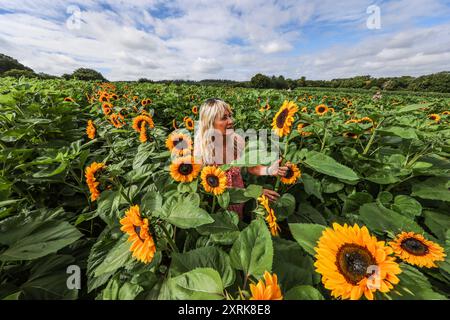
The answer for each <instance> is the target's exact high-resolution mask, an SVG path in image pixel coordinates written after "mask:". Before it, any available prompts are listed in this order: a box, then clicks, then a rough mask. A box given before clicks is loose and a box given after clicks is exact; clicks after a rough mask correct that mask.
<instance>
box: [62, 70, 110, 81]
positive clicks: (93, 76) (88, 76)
mask: <svg viewBox="0 0 450 320" xmlns="http://www.w3.org/2000/svg"><path fill="white" fill-rule="evenodd" d="M71 78H72V79H78V80H85V81H89V80H99V81H107V80H106V79H105V78H104V77H103V75H102V74H101V73H100V72H98V71H95V70H93V69H87V68H79V69H77V70H75V71H74V72H73V73H72V75H71Z"/></svg>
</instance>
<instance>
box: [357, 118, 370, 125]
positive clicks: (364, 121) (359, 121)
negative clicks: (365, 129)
mask: <svg viewBox="0 0 450 320" xmlns="http://www.w3.org/2000/svg"><path fill="white" fill-rule="evenodd" d="M358 123H362V124H369V123H371V124H372V125H373V120H372V119H370V118H369V117H364V118H361V119H359V120H358Z"/></svg>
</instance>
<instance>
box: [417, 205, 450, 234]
mask: <svg viewBox="0 0 450 320" xmlns="http://www.w3.org/2000/svg"><path fill="white" fill-rule="evenodd" d="M423 215H424V217H425V221H424V222H425V224H426V225H427V227H428V228H430V230H431V232H433V233H434V234H435V235H436V237H438V238H439V239H440V240H442V241H445V233H446V232H447V230H449V229H450V219H449V216H448V215H445V214H441V213H438V212H433V211H430V210H425V211H424V212H423Z"/></svg>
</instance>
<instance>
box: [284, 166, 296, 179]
mask: <svg viewBox="0 0 450 320" xmlns="http://www.w3.org/2000/svg"><path fill="white" fill-rule="evenodd" d="M293 175H294V170H292V168H291V167H288V170H287V172H286V176H285V178H286V179H290V178H292V176H293Z"/></svg>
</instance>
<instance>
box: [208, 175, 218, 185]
mask: <svg viewBox="0 0 450 320" xmlns="http://www.w3.org/2000/svg"><path fill="white" fill-rule="evenodd" d="M206 182H208V185H209V186H211V187H213V188H216V187H218V186H219V178H218V177H217V176H215V175H212V174H210V175H208V176H207V177H206Z"/></svg>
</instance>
